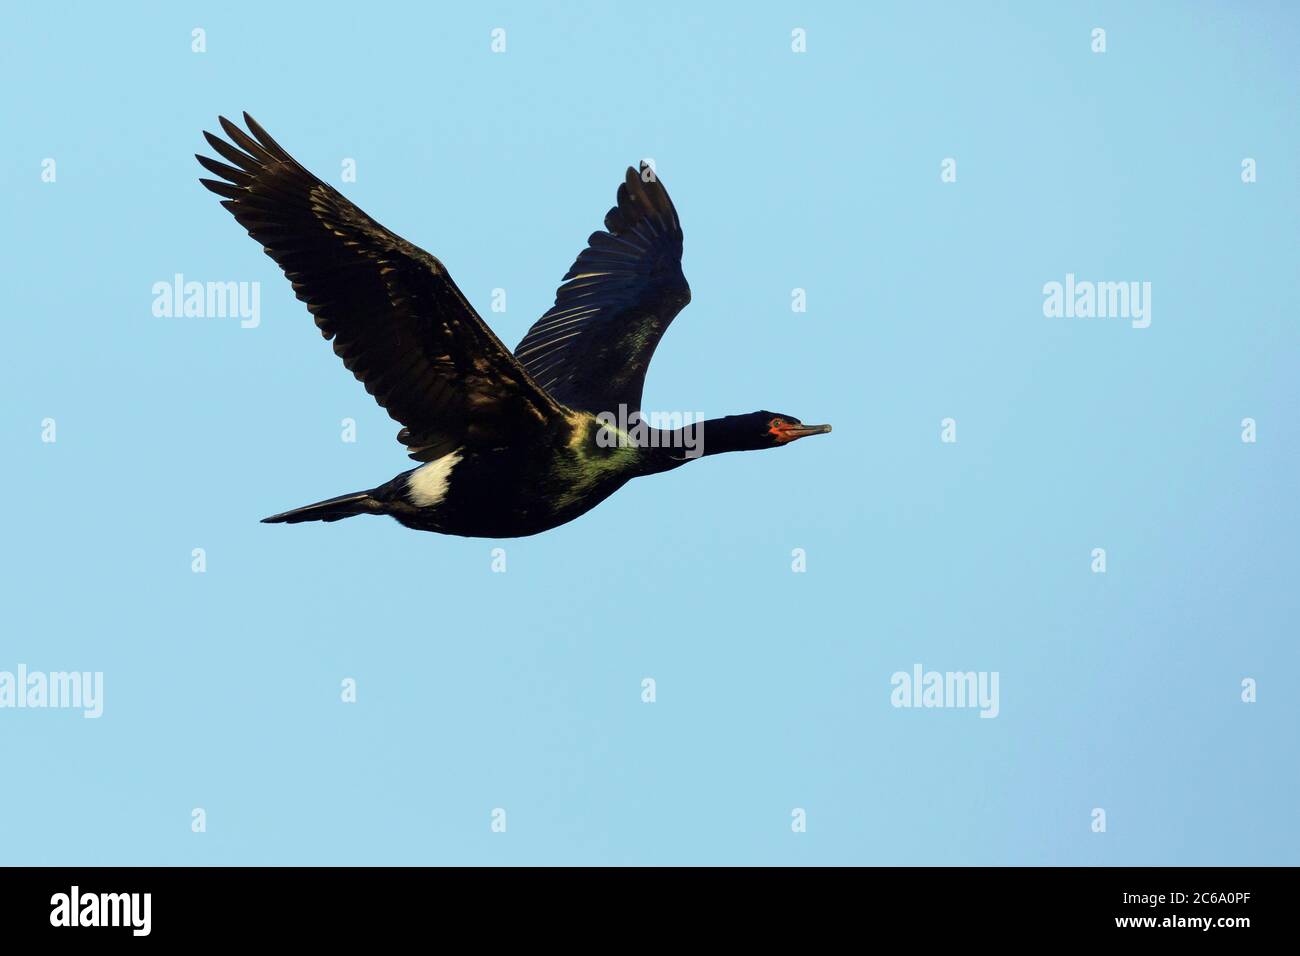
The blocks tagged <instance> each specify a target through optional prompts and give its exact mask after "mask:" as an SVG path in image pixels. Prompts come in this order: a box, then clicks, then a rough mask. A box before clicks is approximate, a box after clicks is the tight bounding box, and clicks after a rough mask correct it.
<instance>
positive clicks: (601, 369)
mask: <svg viewBox="0 0 1300 956" xmlns="http://www.w3.org/2000/svg"><path fill="white" fill-rule="evenodd" d="M564 279H565V282H564V284H563V285H562V286H560V288H559V291H558V292H556V294H555V305H554V307H553V308H552V309H551V310H550V311H549V312H547V313H546V314H545V315H544V316H542V317H541V318H540V319H538V320H537V323H536V324H535V325H534V326H533V327H532V328H531V329H529V330H528V334H527V335H525V336H524V340H523V341H522V342H520V343H519V346H518V348H516V349H515V357H516V358H517V359H519V361H520V362H522V363H523V365H524V368H526V369H528V371H529V373H530V374H531V375H532V376H533V378H534V379H535V380H536V381H537V383H538V384H539V385H540V386H541V387H542V388H544V389H546V390H547V391H548V392H549V393H550V394H551V395H552V396H553V397H554V398H555V400H556V401H558V402H562V403H564V404H565V405H568V406H569V407H571V408H577V409H583V410H585V411H589V412H602V411H608V412H613V413H615V414H617V412H618V410H619V406H620V405H625V406H627V410H628V412H629V413H630V412H635V411H640V410H641V391H642V388H643V387H644V386H645V374H646V369H647V368H648V367H649V365H650V358H651V356H653V355H654V351H655V346H657V345H658V344H659V339H660V338H662V337H663V334H664V331H665V330H666V329H667V328H668V324H669V323H670V322H672V320H673V318H674V317H675V316H676V315H677V313H678V312H680V311H681V310H682V309H683V308H684V307H685V305H686V303H688V302H690V301H691V289H690V286H688V285H687V284H686V277H685V276H683V275H682V227H681V223H679V222H678V221H677V210H676V209H674V208H673V203H672V200H671V199H669V198H668V192H667V190H665V189H664V187H663V183H661V182H659V180H658V178H657V177H656V176H655V175H654V170H653V169H651V168H650V167H649V166H647V165H646V164H645V163H642V164H641V172H640V175H638V174H637V171H636V170H634V169H631V168H629V169H628V171H627V177H626V179H625V180H624V182H623V184H622V185H621V186H619V187H618V205H617V206H615V207H614V208H613V209H611V210H610V211H609V214H608V215H606V216H605V230H604V231H602V232H593V233H592V234H591V238H590V239H588V240H587V248H586V249H583V250H582V252H580V253H578V258H577V261H575V262H574V263H573V267H572V268H571V269H569V272H568V274H567V275H565V277H564Z"/></svg>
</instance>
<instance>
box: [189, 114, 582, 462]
mask: <svg viewBox="0 0 1300 956" xmlns="http://www.w3.org/2000/svg"><path fill="white" fill-rule="evenodd" d="M244 122H245V123H246V124H247V126H248V129H249V131H250V132H251V133H252V136H250V135H249V134H248V133H245V132H244V131H243V130H242V129H240V128H239V127H238V126H236V125H235V124H234V123H232V122H230V121H229V120H227V119H226V118H225V117H221V127H222V129H224V130H225V132H226V135H227V136H228V137H229V138H230V139H231V141H232V142H233V143H234V145H231V143H227V142H226V141H225V140H223V139H220V138H219V137H216V136H213V135H212V134H211V133H206V132H205V133H204V134H203V135H204V136H205V137H207V140H208V143H209V144H210V145H211V146H212V148H213V149H214V150H216V151H217V152H218V153H219V154H221V156H222V157H223V158H224V159H226V160H227V161H229V162H230V163H233V164H234V165H233V166H227V165H226V164H224V163H219V162H217V161H215V160H212V159H209V158H208V157H206V156H198V157H197V159H198V161H199V162H200V163H202V164H203V166H204V167H205V168H207V169H208V170H210V171H211V172H213V173H215V174H216V175H218V176H220V177H221V180H213V179H203V180H200V182H202V183H203V185H205V186H206V187H207V188H208V189H210V190H212V191H213V192H214V193H216V194H217V195H219V196H223V197H225V201H224V202H222V204H221V205H223V206H225V207H226V208H227V209H228V210H230V212H231V214H232V215H234V217H235V218H236V219H237V220H239V224H240V225H241V226H243V227H244V228H245V229H247V230H248V234H249V235H250V236H252V237H253V238H254V239H256V240H257V241H258V242H260V243H261V244H262V245H263V247H264V248H265V250H266V254H267V255H269V256H270V257H271V258H272V259H274V260H275V261H276V263H277V264H279V266H280V268H281V269H283V270H284V274H285V275H286V276H287V277H288V278H289V281H290V282H292V283H293V291H294V293H295V294H296V295H297V296H298V298H299V299H301V300H302V301H303V302H305V303H306V304H307V308H308V310H309V311H310V312H311V314H312V315H313V316H315V318H316V325H317V326H319V327H320V330H321V333H322V334H323V335H324V336H325V338H326V339H330V340H332V342H333V345H334V351H335V353H336V354H337V355H338V356H339V357H340V358H341V359H343V364H344V365H345V366H347V368H348V369H349V370H350V371H351V372H352V374H353V375H355V376H356V377H357V379H358V380H360V381H361V383H362V384H363V385H365V387H366V391H368V392H369V393H370V394H371V395H373V396H374V397H375V400H376V401H378V402H379V404H380V405H381V406H383V408H385V409H386V410H387V411H388V414H389V415H391V416H392V417H393V418H394V419H396V420H397V421H398V422H400V423H401V424H402V425H403V426H404V427H403V428H402V430H401V431H400V432H399V433H398V436H397V438H398V441H400V442H402V443H403V444H404V445H406V446H407V450H408V451H409V453H410V455H411V457H412V458H414V459H415V460H416V461H432V460H433V459H435V458H438V457H440V456H442V455H443V454H445V453H446V452H449V451H451V450H453V449H454V448H456V447H458V446H460V445H463V444H466V443H468V444H470V445H472V446H478V447H490V446H493V445H499V444H504V443H506V442H507V441H510V440H511V438H512V437H514V438H515V439H517V438H518V437H519V435H520V433H521V431H525V432H526V430H527V429H529V428H531V427H538V426H544V425H546V424H547V423H549V422H551V421H554V420H556V419H557V418H558V417H559V416H560V415H561V411H560V409H559V407H558V406H557V405H556V403H555V402H554V401H553V400H552V399H551V397H550V396H549V395H547V394H546V393H545V392H544V391H543V390H542V389H541V388H539V387H538V386H537V384H536V383H535V382H534V381H533V380H532V378H531V377H530V376H529V375H528V373H527V372H526V371H525V370H524V368H523V367H522V366H521V365H520V364H519V363H518V362H517V361H516V360H515V359H514V357H513V356H512V355H511V354H510V352H509V351H508V350H507V349H506V347H505V346H504V345H503V344H502V343H501V341H500V340H499V339H498V338H497V337H496V336H495V335H493V334H492V331H491V329H489V328H488V327H487V325H485V324H484V322H483V320H482V319H481V318H479V316H478V314H477V313H476V312H475V311H474V308H473V306H471V305H470V304H469V302H468V301H467V300H466V299H465V296H464V295H462V294H461V291H460V290H459V289H458V288H456V284H455V283H454V282H452V281H451V277H450V276H449V275H447V270H446V269H444V268H443V265H442V263H441V262H439V261H438V260H437V259H435V258H434V257H433V256H431V255H429V253H427V252H425V251H424V250H423V249H420V248H418V247H416V246H413V245H411V243H409V242H407V241H406V240H405V239H403V238H402V237H401V236H398V235H395V234H394V233H392V232H389V231H388V230H387V229H385V228H384V227H383V226H381V225H380V224H379V223H377V222H375V221H374V220H373V219H371V218H370V217H369V216H367V215H366V214H365V213H364V212H362V211H361V210H360V209H358V208H357V207H356V206H354V205H352V203H350V202H348V201H347V200H346V199H344V198H343V196H342V195H341V194H340V193H339V192H338V191H337V190H335V189H334V188H333V187H331V186H328V185H326V184H325V183H323V182H321V181H320V180H319V179H317V178H316V177H315V176H313V175H312V174H311V173H309V172H307V170H306V169H304V168H303V167H302V166H300V165H299V164H298V162H297V161H296V160H295V159H294V158H293V157H292V156H290V155H289V154H288V153H286V152H285V151H284V149H283V148H282V147H281V146H280V145H279V144H278V143H276V141H275V140H273V139H272V138H271V137H270V136H268V135H267V133H266V131H265V130H264V129H262V127H261V126H259V125H258V124H257V123H256V122H255V121H254V120H253V118H252V117H251V116H249V115H248V114H247V113H245V114H244Z"/></svg>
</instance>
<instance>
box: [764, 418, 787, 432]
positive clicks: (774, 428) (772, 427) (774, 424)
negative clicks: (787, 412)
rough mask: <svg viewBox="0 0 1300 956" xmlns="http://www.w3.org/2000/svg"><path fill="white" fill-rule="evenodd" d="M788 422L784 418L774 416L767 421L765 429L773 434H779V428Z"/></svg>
mask: <svg viewBox="0 0 1300 956" xmlns="http://www.w3.org/2000/svg"><path fill="white" fill-rule="evenodd" d="M787 424H789V423H788V422H787V421H786V420H785V419H784V418H774V419H772V420H771V421H770V422H768V423H767V430H768V431H769V432H770V433H771V434H773V435H780V434H781V429H782V428H784V427H785V426H786V425H787Z"/></svg>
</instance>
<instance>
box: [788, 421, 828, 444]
mask: <svg viewBox="0 0 1300 956" xmlns="http://www.w3.org/2000/svg"><path fill="white" fill-rule="evenodd" d="M830 430H831V426H830V425H778V426H777V427H776V429H775V431H776V438H777V441H781V442H788V441H794V440H795V439H796V438H807V437H808V436H809V435H826V434H829V433H830Z"/></svg>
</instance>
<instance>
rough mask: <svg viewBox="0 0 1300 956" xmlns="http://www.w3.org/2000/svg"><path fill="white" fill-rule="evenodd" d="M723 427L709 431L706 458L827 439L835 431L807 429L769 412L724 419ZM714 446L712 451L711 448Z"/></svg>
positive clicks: (794, 420)
mask: <svg viewBox="0 0 1300 956" xmlns="http://www.w3.org/2000/svg"><path fill="white" fill-rule="evenodd" d="M720 424H722V425H723V427H722V428H721V429H716V430H714V429H706V431H705V441H704V453H705V454H706V455H707V454H710V452H711V451H758V450H759V449H762V448H779V447H780V446H782V445H788V444H790V443H791V442H792V441H794V440H795V439H796V438H807V437H808V436H809V435H825V434H826V433H827V432H829V431H830V430H831V426H830V425H805V424H804V423H803V422H801V421H800V420H799V419H797V418H795V417H794V416H793V415H784V414H782V413H781V412H768V411H762V412H750V413H749V414H748V415H730V416H728V417H727V418H724V419H721V422H720ZM718 432H721V433H722V434H718ZM711 443H712V444H713V447H712V448H710V444H711ZM719 445H721V447H719Z"/></svg>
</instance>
